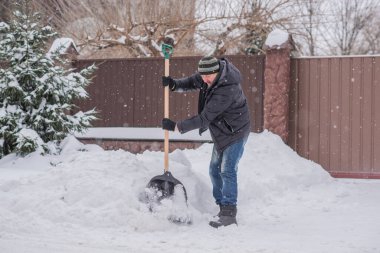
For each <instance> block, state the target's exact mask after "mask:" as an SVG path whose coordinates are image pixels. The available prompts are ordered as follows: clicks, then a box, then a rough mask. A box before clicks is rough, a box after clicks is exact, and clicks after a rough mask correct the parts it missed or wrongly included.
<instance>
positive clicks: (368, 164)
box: [361, 57, 374, 173]
mask: <svg viewBox="0 0 380 253" xmlns="http://www.w3.org/2000/svg"><path fill="white" fill-rule="evenodd" d="M372 60H373V59H372V58H369V57H365V58H364V57H363V59H362V62H361V63H362V66H361V67H362V91H363V96H362V99H361V100H362V105H363V109H362V115H363V116H362V122H363V123H362V147H361V156H362V166H361V167H362V169H363V171H364V172H368V173H369V172H371V170H372V168H373V164H372V161H373V160H372V157H373V145H372V140H373V139H372V138H373V118H372V110H373V109H374V108H372V93H373V92H374V90H373V81H374V80H373V74H372V72H373V71H374V70H373V66H372Z"/></svg>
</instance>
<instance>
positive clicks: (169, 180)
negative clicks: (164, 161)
mask: <svg viewBox="0 0 380 253" xmlns="http://www.w3.org/2000/svg"><path fill="white" fill-rule="evenodd" d="M178 184H180V185H182V187H183V191H184V194H185V200H186V202H187V194H186V189H185V187H184V186H183V184H182V183H181V182H180V181H179V180H178V179H176V178H175V177H173V175H172V173H170V172H169V171H166V172H164V174H162V175H159V176H155V177H153V178H152V179H151V180H150V181H149V183H148V184H147V186H146V187H147V188H153V189H156V190H157V191H160V192H161V193H162V195H161V196H160V198H159V199H158V201H160V200H161V199H163V198H168V197H170V196H172V195H173V194H174V188H175V186H176V185H178Z"/></svg>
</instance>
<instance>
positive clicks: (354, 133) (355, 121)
mask: <svg viewBox="0 0 380 253" xmlns="http://www.w3.org/2000/svg"><path fill="white" fill-rule="evenodd" d="M351 59H352V64H353V65H352V78H351V85H352V97H351V103H352V105H351V108H352V111H351V112H352V115H351V171H352V170H355V171H360V172H361V171H362V156H361V148H362V147H363V145H362V135H363V128H362V122H363V118H362V117H363V115H362V110H363V109H362V108H363V104H362V103H363V91H362V65H361V60H362V59H361V58H356V57H354V58H351Z"/></svg>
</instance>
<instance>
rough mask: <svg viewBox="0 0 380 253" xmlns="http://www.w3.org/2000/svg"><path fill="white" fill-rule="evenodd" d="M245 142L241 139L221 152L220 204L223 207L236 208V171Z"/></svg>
mask: <svg viewBox="0 0 380 253" xmlns="http://www.w3.org/2000/svg"><path fill="white" fill-rule="evenodd" d="M245 142H246V139H242V140H240V141H238V142H236V143H234V144H232V145H231V146H229V147H228V148H226V149H225V150H224V152H223V157H222V164H221V173H220V174H221V177H222V180H223V189H222V194H223V199H222V202H221V204H222V205H223V206H228V205H233V206H236V203H237V196H238V190H237V188H238V185H237V171H238V164H239V161H240V158H241V157H242V155H243V152H244V145H245Z"/></svg>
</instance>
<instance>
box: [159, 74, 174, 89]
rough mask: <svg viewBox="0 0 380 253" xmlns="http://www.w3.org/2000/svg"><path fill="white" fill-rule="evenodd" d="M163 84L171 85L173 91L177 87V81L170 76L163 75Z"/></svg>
mask: <svg viewBox="0 0 380 253" xmlns="http://www.w3.org/2000/svg"><path fill="white" fill-rule="evenodd" d="M162 85H163V86H164V87H165V86H169V89H171V90H172V91H174V90H175V87H176V82H175V81H174V79H173V78H171V77H170V76H163V77H162Z"/></svg>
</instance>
